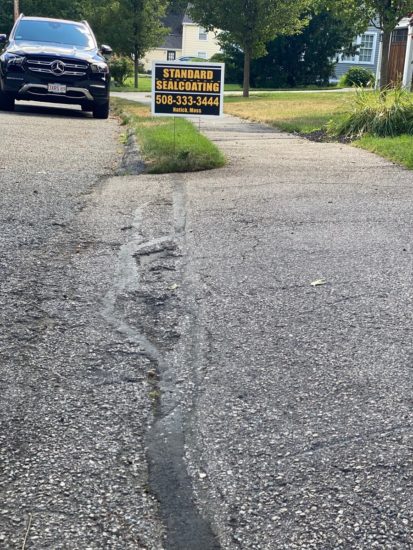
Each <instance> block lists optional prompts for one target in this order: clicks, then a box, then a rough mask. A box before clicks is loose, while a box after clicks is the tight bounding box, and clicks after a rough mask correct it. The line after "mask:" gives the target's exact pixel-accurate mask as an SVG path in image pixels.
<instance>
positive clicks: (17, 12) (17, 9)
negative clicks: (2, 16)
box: [13, 0, 20, 21]
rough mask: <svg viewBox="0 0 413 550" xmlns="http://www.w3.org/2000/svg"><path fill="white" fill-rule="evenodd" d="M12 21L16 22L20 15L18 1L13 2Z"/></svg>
mask: <svg viewBox="0 0 413 550" xmlns="http://www.w3.org/2000/svg"><path fill="white" fill-rule="evenodd" d="M13 7H14V10H13V11H14V20H15V21H16V20H17V19H18V17H19V15H20V5H19V0H14V6H13Z"/></svg>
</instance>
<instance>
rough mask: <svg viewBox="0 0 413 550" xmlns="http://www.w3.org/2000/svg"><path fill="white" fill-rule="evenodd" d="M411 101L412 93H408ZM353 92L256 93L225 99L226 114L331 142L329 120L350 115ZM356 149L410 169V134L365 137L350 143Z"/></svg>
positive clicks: (412, 153) (412, 151) (412, 147)
mask: <svg viewBox="0 0 413 550" xmlns="http://www.w3.org/2000/svg"><path fill="white" fill-rule="evenodd" d="M411 97H412V102H413V94H411ZM353 100H354V93H352V92H348V93H345V94H343V93H340V92H338V93H334V92H331V93H323V92H320V93H312V94H305V93H300V92H285V93H280V94H277V95H273V94H259V95H254V96H251V97H250V98H247V99H246V98H242V97H237V96H229V97H226V98H225V112H226V113H227V114H231V115H235V116H238V117H240V118H244V119H247V120H251V121H254V122H262V123H265V124H269V125H270V126H273V127H276V128H278V129H280V130H283V131H286V132H293V133H298V134H300V135H302V136H303V137H309V138H310V139H313V138H315V139H317V140H318V141H324V140H325V141H334V138H329V137H328V136H327V131H326V130H327V125H328V124H329V123H330V121H333V122H334V123H339V122H340V121H341V120H342V119H343V118H344V117H345V116H346V114H347V113H349V112H350V110H351V106H352V102H353ZM350 144H351V145H353V146H355V147H360V148H362V149H366V150H368V151H370V152H372V153H376V154H378V155H380V156H382V157H383V158H386V159H388V160H390V161H392V162H395V163H397V164H401V165H402V166H405V167H406V168H408V169H413V135H411V134H402V135H399V136H395V137H377V136H371V135H365V136H363V137H361V138H359V139H354V140H352V141H351V142H350Z"/></svg>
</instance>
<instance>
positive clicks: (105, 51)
mask: <svg viewBox="0 0 413 550" xmlns="http://www.w3.org/2000/svg"><path fill="white" fill-rule="evenodd" d="M100 51H101V52H102V54H103V55H112V54H113V50H112V48H111V47H110V46H108V45H107V44H102V45H101V47H100Z"/></svg>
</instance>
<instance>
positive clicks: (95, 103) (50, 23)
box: [0, 15, 112, 118]
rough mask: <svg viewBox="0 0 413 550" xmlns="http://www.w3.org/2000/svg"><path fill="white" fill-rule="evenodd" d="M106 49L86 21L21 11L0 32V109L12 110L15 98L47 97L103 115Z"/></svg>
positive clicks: (105, 112) (106, 86)
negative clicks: (5, 30)
mask: <svg viewBox="0 0 413 550" xmlns="http://www.w3.org/2000/svg"><path fill="white" fill-rule="evenodd" d="M111 53H112V50H111V48H110V47H109V46H105V45H103V46H101V47H100V48H98V46H97V43H96V39H95V37H94V35H93V32H92V30H91V28H90V26H89V25H88V23H87V22H86V21H81V22H76V21H66V20H61V19H47V18H43V17H25V16H24V15H21V16H20V17H19V18H18V19H17V21H16V23H15V25H14V27H13V29H12V31H11V33H10V36H9V37H8V38H7V36H6V35H4V34H3V35H0V109H3V110H13V109H14V102H15V100H16V99H17V100H19V99H24V100H31V101H45V102H50V101H51V102H54V103H70V104H77V105H80V106H81V107H82V109H83V110H84V111H92V112H93V116H94V117H95V118H108V115H109V86H110V75H109V66H108V63H107V61H106V59H105V56H108V55H110V54H111Z"/></svg>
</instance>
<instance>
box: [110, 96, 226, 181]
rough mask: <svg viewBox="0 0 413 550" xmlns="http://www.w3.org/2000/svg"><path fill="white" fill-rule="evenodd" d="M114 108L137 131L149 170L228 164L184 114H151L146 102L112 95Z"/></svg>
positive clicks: (184, 169) (209, 167)
mask: <svg viewBox="0 0 413 550" xmlns="http://www.w3.org/2000/svg"><path fill="white" fill-rule="evenodd" d="M111 103H112V108H113V109H114V111H115V113H117V114H118V115H119V116H120V117H121V119H122V121H123V123H124V124H125V125H127V126H128V127H129V128H133V130H134V131H135V134H136V137H137V140H138V142H139V145H140V149H141V154H142V157H143V160H144V163H145V166H146V171H147V172H148V173H151V174H162V173H169V172H195V171H198V170H209V169H211V168H219V167H221V166H223V165H224V164H225V157H224V155H223V154H222V153H221V151H220V150H219V149H218V148H217V147H216V146H215V145H214V144H213V143H212V142H211V141H209V140H208V139H207V138H206V137H205V136H203V135H202V134H200V133H199V131H198V129H197V128H196V127H195V126H194V125H193V124H192V122H190V121H189V120H186V119H185V118H173V117H152V116H151V114H150V109H149V107H148V106H147V105H142V104H140V103H136V102H134V101H126V100H123V99H118V98H112V100H111Z"/></svg>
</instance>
